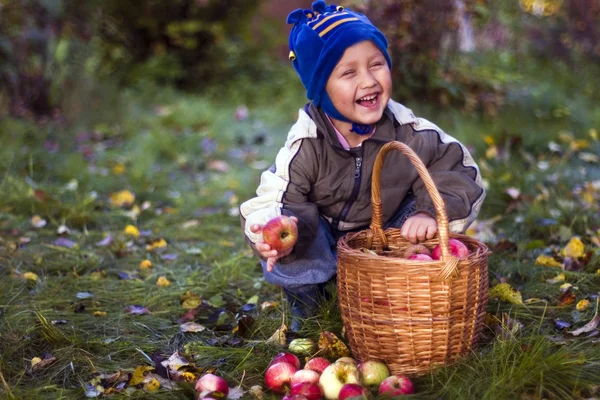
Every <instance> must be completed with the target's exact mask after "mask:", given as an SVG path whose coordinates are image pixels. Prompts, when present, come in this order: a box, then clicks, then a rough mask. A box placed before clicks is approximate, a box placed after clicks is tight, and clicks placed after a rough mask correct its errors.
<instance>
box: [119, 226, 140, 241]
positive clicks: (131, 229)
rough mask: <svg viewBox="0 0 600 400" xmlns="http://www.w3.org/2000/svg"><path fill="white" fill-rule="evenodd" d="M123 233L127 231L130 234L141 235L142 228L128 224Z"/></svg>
mask: <svg viewBox="0 0 600 400" xmlns="http://www.w3.org/2000/svg"><path fill="white" fill-rule="evenodd" d="M123 233H125V234H126V235H128V236H133V237H135V238H137V237H140V230H139V229H138V228H137V227H135V226H133V225H127V226H126V227H125V229H124V230H123Z"/></svg>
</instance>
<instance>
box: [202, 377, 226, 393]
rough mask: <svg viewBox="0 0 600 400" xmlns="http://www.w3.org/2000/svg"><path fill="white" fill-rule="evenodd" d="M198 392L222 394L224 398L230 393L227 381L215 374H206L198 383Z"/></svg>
mask: <svg viewBox="0 0 600 400" xmlns="http://www.w3.org/2000/svg"><path fill="white" fill-rule="evenodd" d="M196 391H197V392H200V393H202V392H204V393H214V392H218V393H222V394H223V396H227V394H228V393H229V385H227V381H226V380H225V379H223V378H221V377H220V376H217V375H214V374H204V375H202V377H200V379H198V382H196Z"/></svg>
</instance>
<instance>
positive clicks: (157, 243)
mask: <svg viewBox="0 0 600 400" xmlns="http://www.w3.org/2000/svg"><path fill="white" fill-rule="evenodd" d="M163 247H167V242H166V241H165V239H155V240H152V241H151V242H150V243H149V244H148V245H147V246H146V250H147V251H154V250H156V249H161V248H163Z"/></svg>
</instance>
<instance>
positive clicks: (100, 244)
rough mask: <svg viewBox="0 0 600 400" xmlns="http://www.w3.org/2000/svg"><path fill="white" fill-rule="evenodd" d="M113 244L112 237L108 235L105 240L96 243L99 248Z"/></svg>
mask: <svg viewBox="0 0 600 400" xmlns="http://www.w3.org/2000/svg"><path fill="white" fill-rule="evenodd" d="M111 243H112V235H107V236H106V237H105V238H104V239H102V240H101V241H99V242H96V246H98V247H106V246H108V245H109V244H111Z"/></svg>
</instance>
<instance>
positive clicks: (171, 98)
mask: <svg viewBox="0 0 600 400" xmlns="http://www.w3.org/2000/svg"><path fill="white" fill-rule="evenodd" d="M517 61H518V60H513V59H510V57H508V58H507V57H499V58H491V57H488V58H484V59H481V60H477V62H476V64H474V65H472V66H470V67H469V68H471V67H472V68H473V73H481V74H483V75H485V74H494V73H496V74H504V75H502V77H503V78H502V79H506V84H507V87H508V88H509V90H507V93H506V98H505V104H504V105H503V106H502V107H500V108H498V109H497V110H496V115H488V114H482V113H479V112H476V111H473V112H471V111H461V110H458V109H456V108H452V109H441V110H439V109H435V108H432V107H431V106H428V105H426V104H419V103H416V102H406V103H407V105H409V106H410V107H411V108H412V109H413V110H414V111H415V112H416V114H417V115H422V116H424V117H426V118H428V119H430V120H432V121H433V122H435V123H436V124H438V125H439V126H441V127H442V128H443V129H444V130H446V131H447V132H448V133H450V134H452V135H453V136H455V137H457V138H458V139H460V140H461V141H462V142H463V143H465V144H467V145H468V146H469V147H471V148H472V149H473V154H474V156H475V158H476V160H477V161H478V163H479V165H480V167H481V169H482V172H483V175H484V178H485V180H486V184H487V186H488V198H487V200H486V203H485V205H484V208H483V210H482V213H481V215H480V220H479V221H478V223H477V224H475V225H474V226H473V229H472V231H470V233H471V234H473V235H476V236H477V237H480V238H482V240H483V238H485V240H486V241H488V242H489V243H490V245H491V246H492V247H493V249H494V254H493V255H492V256H491V257H490V260H489V261H490V284H491V285H495V284H497V283H499V282H508V283H510V284H511V286H512V287H514V288H515V289H517V290H519V291H520V292H521V293H522V296H523V299H525V300H530V301H529V302H528V301H525V303H524V304H510V303H506V302H502V301H498V300H496V299H491V300H490V303H489V306H488V312H489V317H490V318H489V320H490V323H489V329H488V330H486V335H485V338H484V340H483V342H482V344H481V346H480V347H479V348H477V349H476V350H475V351H474V352H473V354H470V355H468V356H466V357H465V358H464V359H462V360H461V361H460V362H458V363H456V364H454V365H450V366H447V367H445V368H442V369H440V370H436V371H434V372H433V373H431V374H430V375H426V376H423V377H419V378H416V379H415V383H416V387H417V391H418V395H416V397H417V398H444V399H462V398H465V399H467V398H481V399H511V398H519V399H520V398H531V399H538V398H539V399H541V398H548V399H554V398H556V399H559V398H586V397H593V396H596V395H597V394H598V393H597V389H596V387H597V383H598V379H597V378H596V377H597V376H598V365H599V364H598V362H599V358H600V354H599V353H598V350H597V345H596V344H595V343H596V340H597V339H596V338H595V336H594V335H595V334H596V333H597V330H593V331H592V332H591V334H585V335H581V336H577V337H575V336H572V335H569V334H567V333H565V331H564V330H560V329H558V328H557V327H556V325H555V321H556V320H557V319H561V320H563V321H567V322H569V323H570V324H571V327H570V328H567V329H574V328H576V327H580V326H582V325H584V324H585V323H587V322H588V321H590V320H591V319H592V317H593V316H594V311H595V310H594V307H593V304H594V303H595V298H596V296H597V293H598V292H600V275H597V274H596V270H597V269H599V268H600V254H599V251H598V244H597V242H595V240H600V238H599V236H600V233H599V232H598V229H599V228H600V220H599V218H598V214H599V213H598V203H599V200H600V195H599V189H598V188H597V187H595V186H592V185H591V184H590V182H594V181H595V182H597V181H598V180H599V179H600V169H599V168H598V166H597V165H598V164H597V163H594V162H590V161H589V157H590V156H587V157H588V158H587V160H588V161H586V156H585V154H591V155H596V156H597V155H598V154H600V142H599V141H598V139H597V138H596V139H594V137H593V132H594V129H596V130H598V129H600V113H599V112H598V109H597V107H595V105H596V104H597V102H598V100H600V99H599V98H598V95H597V93H595V92H593V91H589V90H587V89H586V88H588V87H590V85H592V84H593V83H594V82H593V81H594V80H597V78H596V77H597V76H600V75H599V74H598V73H597V72H598V71H597V70H593V71H592V70H588V68H590V69H593V68H594V67H593V66H583V65H582V66H579V68H580V70H581V71H580V72H581V74H582V75H583V76H585V77H586V78H587V79H585V80H583V79H577V78H576V77H574V76H573V75H572V74H571V73H570V71H569V70H567V69H566V68H565V67H564V66H561V65H560V64H552V65H540V64H539V63H534V62H531V63H517ZM596 68H597V67H596ZM286 74H287V75H286ZM292 74H293V72H291V71H288V72H284V73H282V75H281V76H278V77H277V79H279V80H280V81H281V82H296V78H295V77H294V76H293V75H292ZM286 78H289V79H286ZM595 83H596V86H597V84H598V83H600V82H595ZM254 89H255V91H252V92H251V93H252V96H248V95H247V93H248V90H247V88H242V89H240V88H239V87H236V85H232V86H231V87H229V88H228V89H227V90H226V91H225V92H221V93H218V92H217V91H216V90H214V91H210V92H208V93H206V94H203V95H191V94H182V93H178V92H175V91H172V90H169V89H164V88H159V89H157V88H152V87H146V88H135V89H130V90H125V91H122V92H120V93H118V94H113V95H111V96H107V97H106V99H110V101H109V100H106V101H104V100H103V98H102V97H99V98H97V99H96V100H95V102H96V103H95V104H97V107H98V108H99V109H101V110H102V112H101V113H98V114H95V113H91V112H90V113H85V114H81V115H79V114H73V113H71V114H68V116H69V121H68V123H67V124H66V125H64V126H63V125H61V124H60V123H58V122H46V123H33V122H31V121H24V120H12V119H5V120H2V121H0V132H2V143H3V145H2V147H1V148H0V189H1V191H2V197H0V397H2V398H8V399H21V398H36V399H70V398H82V397H84V396H85V395H86V393H87V395H88V396H90V397H93V396H94V392H93V391H92V389H93V388H94V385H93V384H92V383H95V384H100V385H101V386H102V387H103V389H104V390H109V391H110V390H113V394H112V395H111V396H112V397H114V398H125V397H127V398H139V399H141V398H152V399H162V398H169V399H187V398H194V395H193V389H192V383H190V382H185V381H180V382H178V383H176V385H175V387H174V388H173V389H172V390H167V389H164V388H162V389H159V390H156V391H152V390H150V389H149V388H146V389H144V388H143V386H144V385H143V384H142V385H138V386H137V387H129V388H122V390H116V384H117V382H116V381H115V382H108V381H109V378H108V377H109V376H110V375H111V374H115V373H118V372H120V373H122V374H124V376H126V378H127V380H128V378H129V377H130V376H131V375H132V374H133V373H134V371H135V369H136V368H137V367H140V366H151V367H155V368H158V367H159V366H160V364H161V362H162V361H163V360H165V359H167V358H168V357H169V356H171V355H172V354H174V353H175V352H177V351H179V352H181V354H183V355H185V356H186V357H187V358H188V360H189V361H190V362H191V363H192V364H193V365H190V366H186V367H185V368H184V369H185V370H186V371H189V372H190V373H191V374H193V376H198V375H199V374H201V373H203V372H205V371H212V370H215V371H217V373H219V374H221V375H223V376H225V377H226V378H227V380H228V382H229V384H230V386H232V387H235V386H238V385H239V386H240V387H241V388H242V389H243V390H246V391H247V390H248V389H249V388H250V387H251V386H253V385H260V384H262V375H263V372H264V370H265V368H266V367H267V365H268V363H269V361H270V359H271V357H272V356H273V355H275V354H276V353H278V352H279V351H281V350H282V348H281V347H280V346H278V345H276V344H274V343H271V342H269V341H268V339H269V338H270V337H271V336H272V335H273V333H274V332H275V331H276V330H277V329H278V328H279V327H280V325H281V323H282V321H284V322H285V321H287V310H286V309H285V305H284V302H283V301H282V295H281V292H280V290H279V289H278V288H276V287H274V286H272V285H269V284H267V283H265V281H264V279H263V277H262V270H261V268H260V265H259V264H258V262H257V260H256V259H255V258H254V257H253V255H252V253H251V252H250V251H249V250H248V249H247V247H246V245H245V242H244V239H243V237H242V234H241V230H240V226H239V217H238V216H237V207H238V206H239V204H240V202H241V201H243V200H244V199H246V198H248V197H250V196H252V194H253V192H254V190H255V188H256V184H257V182H258V177H259V174H260V172H261V171H262V170H263V169H265V168H267V167H268V166H269V165H270V163H271V162H272V159H273V156H274V155H275V153H276V151H277V150H278V148H279V147H280V146H281V145H282V143H283V141H284V138H285V133H286V132H287V129H289V126H290V124H292V123H293V122H294V120H295V115H296V112H297V109H298V108H300V107H301V106H302V102H303V100H302V99H303V98H304V94H303V92H302V90H301V88H300V86H299V84H298V83H297V82H296V83H294V84H289V83H288V84H286V86H285V89H286V90H281V85H273V86H265V87H256V88H254ZM76 95H77V94H73V96H76ZM399 100H401V101H402V99H399ZM244 103H245V104H247V105H248V106H249V107H250V116H249V118H248V119H245V120H243V121H238V120H236V119H234V118H233V114H234V112H235V110H236V108H237V107H238V106H239V105H242V104H244ZM583 140H585V142H584V141H583ZM550 142H553V143H554V145H551V146H550V148H549V143H550ZM582 154H583V155H582ZM507 188H515V189H518V192H519V194H518V196H515V195H514V194H513V196H511V195H509V194H507V191H506V189H507ZM122 190H128V191H130V192H131V193H133V194H135V201H134V203H133V204H132V205H125V206H116V205H114V204H112V203H111V194H112V193H116V192H119V191H122ZM513 193H514V192H513ZM34 216H37V217H38V218H41V219H43V220H45V222H46V224H45V225H44V226H41V225H39V224H37V226H38V227H36V226H34V222H35V220H34V219H33V218H34ZM486 221H487V222H489V221H493V223H491V225H490V226H491V228H490V229H488V230H487V231H486V229H485V222H486ZM127 225H134V226H135V227H137V228H138V229H139V232H140V235H139V236H137V237H136V236H131V235H128V234H126V233H125V228H126V226H127ZM64 227H66V228H68V229H69V231H68V233H64V230H65V229H64ZM59 229H60V230H61V232H63V233H62V234H59V233H58V230H59ZM108 236H110V238H111V240H106V238H107V237H108ZM573 237H579V238H581V240H582V241H583V243H584V246H585V254H584V255H582V256H581V257H579V258H576V260H575V261H576V263H574V264H569V265H570V267H569V268H568V269H569V270H565V271H563V270H562V269H561V268H556V267H546V266H540V265H536V259H537V258H538V256H540V255H549V256H553V257H554V258H555V259H556V260H559V261H560V262H563V261H564V257H562V256H561V255H560V253H561V251H562V249H564V248H565V246H566V245H567V243H568V242H569V240H570V239H571V238H573ZM59 239H61V240H60V241H58V242H57V240H59ZM65 239H68V240H69V241H65ZM160 239H164V240H165V243H166V247H164V248H158V249H153V248H152V247H148V246H151V245H152V244H153V243H157V241H158V240H160ZM143 260H149V261H150V262H151V263H152V267H151V268H147V269H144V268H140V263H141V262H142V261H143ZM30 272H33V273H34V274H35V276H31V275H27V273H30ZM559 272H564V273H565V282H567V283H570V284H571V285H572V287H571V288H570V289H566V290H567V294H572V295H574V299H571V301H572V302H568V301H567V300H568V299H567V298H566V297H565V296H564V292H562V291H561V290H560V289H559V286H560V285H561V283H549V282H548V280H549V279H552V278H554V277H555V276H556V275H557V274H558V273H559ZM27 277H29V278H31V279H28V278H27ZM36 277H37V278H36ZM161 277H164V278H166V279H167V280H168V282H169V283H170V285H168V286H159V285H157V283H158V282H160V281H159V279H160V278H161ZM34 278H35V279H34ZM584 299H588V300H590V301H591V303H592V307H590V308H588V309H587V310H577V309H576V304H577V303H578V302H579V301H580V300H584ZM186 301H192V302H193V301H196V303H193V304H194V305H193V306H190V305H189V304H187V303H186ZM132 305H139V306H144V307H147V309H148V311H149V314H148V315H131V314H129V313H128V312H127V311H126V307H128V306H132ZM196 306H197V308H194V307H196ZM263 306H264V308H263ZM192 310H195V311H193V312H195V314H194V315H191V316H190V315H189V313H190V312H192ZM186 313H188V314H186ZM503 316H504V322H505V324H504V326H503V325H502V324H499V323H497V322H498V321H503ZM186 318H187V319H186ZM507 318H510V319H507ZM187 320H190V321H195V322H197V323H199V324H201V325H202V326H204V327H205V328H206V329H205V330H203V331H201V332H197V333H193V332H182V331H181V329H180V325H181V324H182V322H184V321H187ZM494 321H496V323H494ZM507 321H509V322H510V321H512V322H510V323H508V322H507ZM515 321H517V322H515ZM322 330H329V331H332V332H334V333H336V334H337V335H340V336H341V334H342V323H341V318H340V315H339V311H338V309H337V307H336V304H335V300H332V301H331V302H329V303H328V304H326V305H325V306H324V307H323V309H322V310H321V312H320V314H319V315H318V316H317V317H315V318H312V319H310V320H308V321H306V323H305V324H304V328H303V331H302V336H305V337H310V338H313V339H318V337H319V333H320V332H321V331H322ZM587 336H589V337H587ZM36 357H39V358H40V359H42V360H51V359H52V358H54V359H55V360H54V361H52V362H51V363H50V362H49V361H46V362H48V363H49V364H48V365H46V366H43V367H38V368H35V369H34V368H33V367H32V360H35V358H36ZM115 379H116V378H115ZM90 388H92V389H90ZM105 395H108V394H105ZM98 396H100V394H98ZM268 396H270V395H269V394H267V397H268ZM246 397H250V395H249V394H248V393H246Z"/></svg>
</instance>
